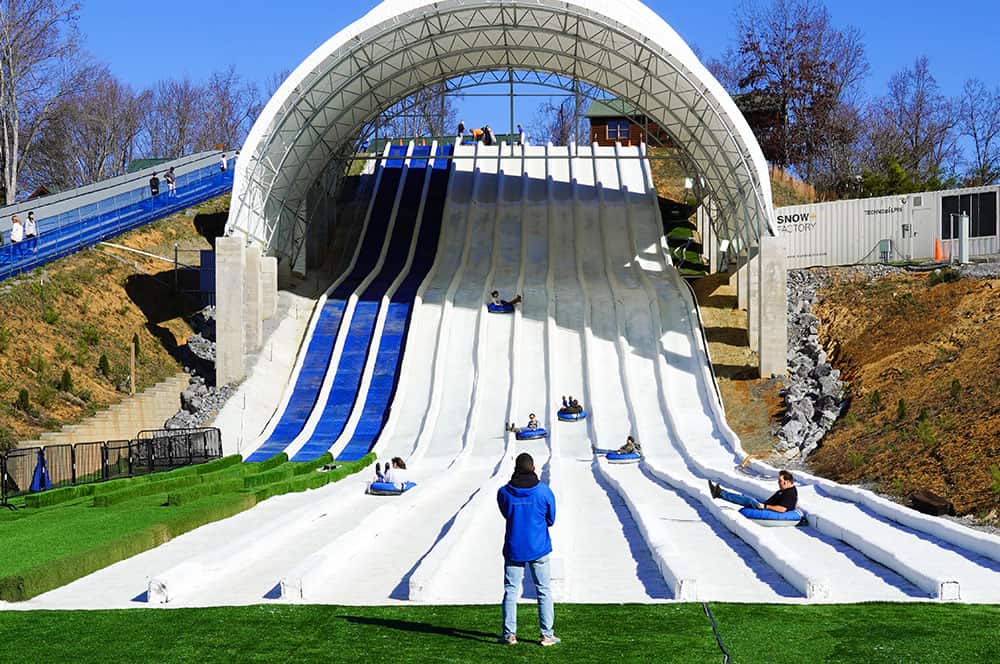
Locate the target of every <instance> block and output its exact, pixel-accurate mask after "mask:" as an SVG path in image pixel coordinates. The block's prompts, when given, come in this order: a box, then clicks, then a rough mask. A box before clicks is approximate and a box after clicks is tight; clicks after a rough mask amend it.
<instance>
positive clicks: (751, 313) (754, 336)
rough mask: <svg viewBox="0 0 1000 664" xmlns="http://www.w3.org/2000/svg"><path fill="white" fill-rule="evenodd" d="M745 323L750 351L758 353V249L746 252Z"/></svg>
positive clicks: (752, 248)
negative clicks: (748, 335) (746, 323)
mask: <svg viewBox="0 0 1000 664" xmlns="http://www.w3.org/2000/svg"><path fill="white" fill-rule="evenodd" d="M747 253H748V254H749V256H748V260H747V279H746V281H747V322H748V323H749V328H750V329H749V334H750V350H752V351H754V352H758V351H760V343H759V342H760V248H759V247H750V250H749V251H748V252H747Z"/></svg>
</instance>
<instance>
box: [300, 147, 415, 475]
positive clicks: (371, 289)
mask: <svg viewBox="0 0 1000 664" xmlns="http://www.w3.org/2000/svg"><path fill="white" fill-rule="evenodd" d="M430 153H431V149H430V147H428V146H418V147H415V148H414V151H413V156H415V157H416V156H421V157H429V156H430ZM427 165H428V163H427V159H411V161H410V168H409V171H408V172H407V176H406V182H404V183H403V194H402V198H401V199H400V202H399V210H398V211H397V213H396V223H395V226H394V229H393V233H392V237H391V238H390V240H389V247H388V249H387V251H386V256H385V261H384V262H383V264H382V269H381V270H380V271H379V273H378V275H377V276H376V277H375V278H374V279H373V280H372V281H371V283H370V284H369V285H368V288H366V289H365V291H364V292H363V293H361V295H360V296H359V297H358V301H357V303H356V305H355V308H354V314H353V316H352V317H351V324H350V327H349V328H348V331H347V338H346V339H345V343H344V351H343V354H342V355H341V356H340V362H339V364H338V366H337V368H336V374H335V375H334V379H333V385H332V388H331V390H330V396H329V398H328V399H327V401H326V405H325V406H324V408H323V414H322V415H321V417H320V419H319V422H318V423H317V425H316V429H315V430H314V431H313V433H312V435H311V436H310V437H309V440H308V441H306V443H305V445H303V446H302V448H301V449H300V450H299V451H298V452H297V453H296V454H295V456H294V457H293V458H292V461H312V460H314V459H316V458H318V457H319V456H320V455H322V454H323V453H324V452H326V451H328V450H329V449H330V446H331V445H333V443H334V442H335V441H336V440H337V438H338V437H340V435H341V433H343V431H344V427H345V426H346V424H347V420H348V418H349V417H350V415H351V412H352V411H353V409H354V404H355V402H356V401H357V398H358V396H359V391H360V387H361V379H362V377H363V375H364V370H365V364H367V361H368V354H369V351H370V349H371V347H372V340H373V332H374V329H375V322H376V319H377V318H378V313H379V309H380V308H381V303H382V298H383V297H384V296H385V294H386V292H387V291H388V290H389V287H390V286H392V282H393V281H395V280H396V278H397V277H398V276H399V274H400V272H401V271H402V270H403V268H404V267H405V266H406V258H407V255H408V254H409V253H410V245H411V244H412V243H413V229H414V226H415V224H416V221H417V212H418V211H419V209H420V201H421V198H422V196H423V190H424V181H425V179H426V172H427V171H426V167H427ZM390 210H391V208H390ZM411 300H412V297H411ZM404 324H405V323H404ZM394 327H397V328H398V327H401V326H400V325H399V324H394V322H393V321H392V320H391V319H390V318H388V317H387V319H386V331H387V332H388V333H389V338H392V336H393V334H394V330H393V328H394ZM395 334H397V335H399V334H401V332H397V333H395ZM376 357H377V356H376ZM366 451H367V450H366Z"/></svg>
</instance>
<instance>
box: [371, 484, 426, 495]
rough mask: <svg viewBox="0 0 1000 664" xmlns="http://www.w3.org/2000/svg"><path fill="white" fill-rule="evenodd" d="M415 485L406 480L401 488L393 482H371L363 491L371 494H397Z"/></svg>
mask: <svg viewBox="0 0 1000 664" xmlns="http://www.w3.org/2000/svg"><path fill="white" fill-rule="evenodd" d="M415 486H417V483H416V482H407V483H406V484H404V485H403V488H402V489H400V488H399V485H398V484H396V483H395V482H372V483H371V484H369V485H368V489H367V490H366V491H365V493H367V494H368V495H371V496H399V495H402V494H404V493H406V492H407V491H409V490H410V489H412V488H413V487H415Z"/></svg>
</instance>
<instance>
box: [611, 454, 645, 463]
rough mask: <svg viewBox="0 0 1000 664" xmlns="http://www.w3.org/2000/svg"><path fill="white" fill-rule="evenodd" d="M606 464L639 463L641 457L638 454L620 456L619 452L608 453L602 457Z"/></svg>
mask: <svg viewBox="0 0 1000 664" xmlns="http://www.w3.org/2000/svg"><path fill="white" fill-rule="evenodd" d="M604 456H605V458H606V459H607V460H608V463H639V459H641V458H642V456H641V455H640V454H639V453H638V452H629V453H628V454H621V453H619V452H608V453H607V454H605V455H604Z"/></svg>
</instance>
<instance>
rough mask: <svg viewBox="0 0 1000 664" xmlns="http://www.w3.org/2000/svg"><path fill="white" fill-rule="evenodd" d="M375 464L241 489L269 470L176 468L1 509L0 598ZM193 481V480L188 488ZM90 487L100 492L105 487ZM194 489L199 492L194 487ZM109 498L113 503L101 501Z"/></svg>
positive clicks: (297, 469) (303, 467) (292, 474)
mask: <svg viewBox="0 0 1000 664" xmlns="http://www.w3.org/2000/svg"><path fill="white" fill-rule="evenodd" d="M281 456H283V455H281ZM324 458H325V457H324ZM373 459H374V456H373V455H370V454H369V455H367V456H365V457H363V458H362V459H359V460H358V461H354V462H350V463H345V464H341V466H340V467H339V468H337V469H336V470H333V471H330V472H327V473H316V472H313V469H314V467H315V466H316V464H314V463H312V464H296V465H294V466H291V467H290V468H289V473H288V476H287V477H286V476H284V475H282V476H281V477H280V478H279V477H275V478H274V479H275V480H276V481H274V482H272V483H265V484H263V485H262V486H252V487H250V486H246V485H245V480H247V479H249V478H251V477H254V476H255V473H261V474H265V473H264V472H261V471H265V472H266V471H268V470H269V468H268V465H266V464H241V465H228V466H226V465H224V464H222V465H220V466H218V467H219V468H220V469H219V470H216V471H215V472H212V473H201V474H199V473H197V472H196V471H195V472H192V471H189V470H188V469H182V470H184V471H187V472H179V471H175V473H176V474H177V477H173V478H171V477H169V476H170V475H171V474H170V473H164V476H163V477H161V478H157V481H152V480H149V479H146V478H135V479H134V480H117V481H116V483H117V487H120V488H118V489H117V490H116V491H114V492H111V493H105V494H103V495H101V496H90V495H84V496H80V497H77V498H75V499H72V500H68V501H66V502H63V503H59V504H55V505H51V506H48V507H38V508H26V509H21V510H18V511H15V512H8V511H7V510H2V511H0V545H2V546H0V551H2V555H0V599H4V600H10V601H18V600H24V599H28V598H31V597H34V596H35V595H38V594H39V593H42V592H45V591H47V590H51V589H52V588H56V587H58V586H60V585H63V584H65V583H68V582H70V581H72V580H74V579H78V578H80V577H81V576H84V575H86V574H89V573H91V572H93V571H95V570H98V569H101V568H102V567H105V566H107V565H110V564H112V563H115V562H118V561H119V560H124V559H125V558H128V557H130V556H133V555H135V554H137V553H139V552H141V551H145V550H147V549H150V548H152V547H155V546H157V545H159V544H161V543H163V542H165V541H167V540H169V539H171V538H172V537H176V536H177V535H179V534H181V533H184V532H187V531H189V530H192V529H193V528H197V527H199V526H201V525H204V524H206V523H211V522H212V521H218V520H220V519H224V518H227V517H229V516H232V515H234V514H237V513H239V512H242V511H243V510H246V509H249V508H250V507H252V506H253V505H254V504H255V503H256V502H260V501H262V500H265V499H267V498H269V497H271V496H276V495H280V494H283V493H290V492H296V491H304V490H307V489H314V488H318V487H320V486H322V485H324V484H326V483H328V482H332V481H337V480H339V479H341V478H343V477H345V476H347V475H349V474H351V473H354V472H357V471H359V470H361V469H362V468H364V467H365V466H367V465H368V464H370V463H371V462H372V461H373ZM326 460H329V459H326ZM279 463H280V462H279ZM234 479H238V480H239V481H238V482H233V480H234ZM192 481H193V482H197V483H196V484H193V485H191V486H188V484H189V483H190V482H192ZM109 484H111V483H109ZM182 485H183V486H182ZM217 485H221V487H220V490H218V491H213V490H211V487H213V486H217ZM94 486H95V487H96V488H97V489H103V488H105V486H106V485H94ZM196 488H197V489H199V490H200V491H201V493H198V492H196V491H194V490H193V489H196ZM95 491H96V489H95ZM180 491H184V492H185V493H184V495H183V496H182V497H181V498H180V499H175V500H174V501H172V502H171V501H169V500H168V495H169V494H170V493H174V494H175V496H176V495H177V494H178V493H179V492H180ZM109 498H115V500H114V501H108V502H99V501H98V499H109Z"/></svg>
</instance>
